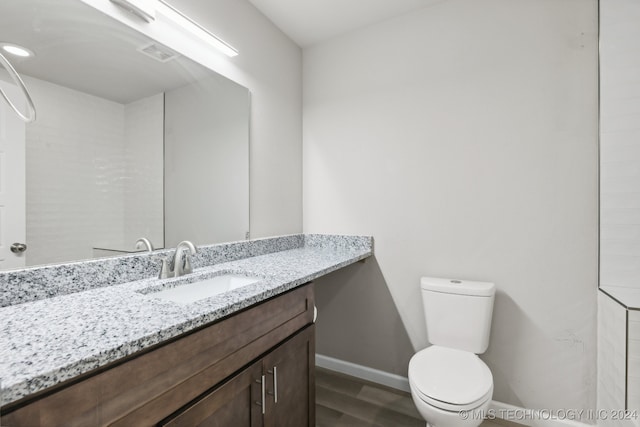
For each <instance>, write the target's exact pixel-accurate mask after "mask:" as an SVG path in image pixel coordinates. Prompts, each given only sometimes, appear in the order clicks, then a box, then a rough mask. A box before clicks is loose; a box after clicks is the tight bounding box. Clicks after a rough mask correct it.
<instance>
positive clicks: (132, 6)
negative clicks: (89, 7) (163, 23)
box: [111, 0, 238, 57]
mask: <svg viewBox="0 0 640 427" xmlns="http://www.w3.org/2000/svg"><path fill="white" fill-rule="evenodd" d="M111 2H112V3H115V4H117V5H118V6H121V7H123V8H125V9H126V10H128V11H129V12H131V13H133V14H135V15H137V16H138V17H140V18H142V19H144V20H145V21H146V22H148V23H152V22H153V21H156V20H158V21H159V20H161V19H162V18H164V19H165V20H168V21H170V22H171V23H173V24H175V25H177V26H178V27H180V28H182V29H184V30H187V31H188V32H189V33H191V35H192V36H194V37H197V38H199V39H200V40H202V41H204V42H205V43H207V44H209V45H210V46H212V47H214V48H215V49H217V50H219V51H220V52H222V53H224V54H225V55H227V56H229V57H234V56H236V55H238V51H237V50H235V49H234V48H233V47H231V46H230V45H229V44H228V43H226V42H224V41H223V40H221V39H220V38H218V37H217V36H215V35H214V34H212V33H210V32H209V31H208V30H207V29H206V28H204V27H203V26H202V25H200V24H198V23H197V22H195V21H194V20H193V19H191V18H189V17H188V16H186V15H184V14H183V13H182V12H180V11H179V10H178V9H176V8H175V7H173V6H171V5H170V4H169V3H167V2H166V1H165V0H111Z"/></svg>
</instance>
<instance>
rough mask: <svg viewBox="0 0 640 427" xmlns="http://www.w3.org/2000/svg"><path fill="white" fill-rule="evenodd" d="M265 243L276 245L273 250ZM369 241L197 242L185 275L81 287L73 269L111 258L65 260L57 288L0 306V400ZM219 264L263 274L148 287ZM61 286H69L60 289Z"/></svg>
mask: <svg viewBox="0 0 640 427" xmlns="http://www.w3.org/2000/svg"><path fill="white" fill-rule="evenodd" d="M277 239H284V240H280V241H277ZM268 240H271V242H269V241H268ZM274 244H276V246H277V247H278V248H279V250H278V249H276V250H272V249H273V248H274ZM288 245H290V246H293V247H287V246H288ZM281 248H285V249H281ZM372 251H373V240H372V238H370V237H345V236H321V235H307V236H304V235H295V236H284V237H283V238H274V239H259V240H254V241H248V242H239V243H237V244H225V245H212V246H210V247H205V248H203V250H202V251H201V253H200V255H199V258H198V259H197V261H196V262H194V264H195V266H196V270H195V271H194V273H192V274H191V275H188V276H183V277H180V278H174V279H163V280H158V279H155V278H153V279H142V280H139V279H140V277H137V279H138V280H136V281H131V282H127V283H120V284H114V285H102V286H97V287H96V286H94V287H93V288H90V289H87V290H83V291H78V290H77V289H78V285H77V284H78V283H86V282H90V281H91V280H90V279H89V280H87V279H86V278H80V277H75V275H77V274H91V275H92V276H93V277H94V280H95V279H96V278H97V279H99V280H107V279H104V277H108V276H109V275H110V273H109V272H108V271H103V270H105V269H109V268H111V267H109V266H110V265H112V264H111V263H103V264H101V265H100V266H99V267H96V266H95V265H94V266H93V268H92V269H90V270H84V273H80V272H79V271H83V270H82V268H80V267H79V266H75V268H77V269H79V270H74V271H73V274H71V277H67V276H66V274H65V275H63V278H62V279H61V280H62V282H63V284H62V285H59V287H60V288H61V290H62V292H60V293H59V294H58V296H55V297H49V298H47V297H45V298H44V299H39V300H35V301H31V302H28V303H22V304H16V305H11V306H6V307H3V308H0V381H1V385H2V390H1V391H0V403H1V404H2V405H5V404H8V403H10V402H14V401H17V400H19V399H21V398H23V397H25V396H27V395H29V394H32V393H35V392H37V391H40V390H44V389H46V388H48V387H51V386H53V385H56V384H58V383H61V382H63V381H66V380H69V379H71V378H73V377H75V376H77V375H79V374H83V373H86V372H89V371H91V370H93V369H95V368H98V367H100V366H103V365H105V364H107V363H110V362H113V361H115V360H118V359H120V358H122V357H125V356H128V355H131V354H133V353H136V352H137V351H140V350H142V349H144V348H147V347H149V346H152V345H154V344H157V343H160V342H162V341H164V340H166V339H168V338H172V337H175V336H177V335H180V334H182V333H184V332H187V331H189V330H191V329H194V328H197V327H198V326H202V325H204V324H207V323H209V322H211V321H214V320H216V319H220V318H222V317H224V316H227V315H229V314H232V313H234V312H235V311H238V310H241V309H243V308H245V307H248V306H251V305H253V304H256V303H258V302H260V301H263V300H265V299H268V298H270V297H272V296H275V295H277V294H280V293H282V292H285V291H287V290H290V289H292V288H295V287H296V286H299V285H301V284H303V283H306V282H308V281H310V280H313V279H315V278H317V277H319V276H322V275H324V274H327V273H329V272H331V271H335V270H337V269H339V268H342V267H344V266H346V265H349V264H352V263H354V262H356V261H359V260H361V259H364V258H367V257H369V256H370V255H372ZM159 252H160V253H164V252H166V253H169V252H170V251H159ZM153 256H158V254H157V253H154V254H153V255H147V258H149V259H152V258H153ZM165 256H166V255H165ZM133 257H136V256H133ZM130 258H132V256H126V257H119V258H114V259H111V260H110V261H112V260H123V259H125V260H126V267H124V269H125V270H126V269H128V268H131V269H136V268H137V267H140V268H142V269H146V268H148V262H149V261H148V260H147V259H144V258H143V259H142V260H141V261H140V263H139V264H136V262H135V261H131V260H130ZM93 262H95V261H90V262H86V263H74V264H87V263H93ZM129 263H132V264H129ZM116 265H117V266H116V267H114V268H115V269H118V268H122V264H121V263H118V262H117V261H116ZM59 268H60V267H59ZM158 268H159V267H158ZM25 271H26V270H25ZM61 271H63V272H65V271H68V270H65V269H62V270H61ZM87 271H88V273H87ZM119 271H120V270H119ZM152 273H153V274H152V276H155V275H156V274H157V271H156V270H155V269H154V270H153V271H152ZM224 273H236V274H242V275H250V276H257V277H260V278H262V279H263V280H261V281H259V282H257V283H255V284H251V285H248V286H245V287H242V288H239V289H236V290H232V291H229V292H227V293H222V294H219V295H217V296H214V297H211V298H207V299H204V300H200V301H197V302H194V303H191V304H178V303H174V302H170V301H164V300H161V299H158V298H154V297H153V293H149V292H150V291H153V290H157V289H160V288H165V287H175V286H179V285H181V284H184V283H190V282H194V281H198V280H202V279H204V278H209V277H212V276H215V275H219V274H224ZM137 274H139V273H138V272H136V273H131V276H127V275H126V274H125V276H126V277H135V276H136V275H137ZM49 277H51V276H49ZM118 277H121V276H118ZM43 280H44V279H43ZM50 280H52V279H50ZM134 280H135V279H134ZM4 285H5V284H4V283H3V284H0V286H4ZM64 286H70V287H72V288H74V289H76V290H73V291H71V292H64V291H65V289H64ZM81 287H82V285H80V288H81ZM145 292H146V294H145Z"/></svg>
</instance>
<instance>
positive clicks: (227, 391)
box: [1, 284, 315, 427]
mask: <svg viewBox="0 0 640 427" xmlns="http://www.w3.org/2000/svg"><path fill="white" fill-rule="evenodd" d="M313 308H314V295H313V287H312V285H311V284H307V285H304V286H301V287H298V288H296V289H294V290H291V291H289V292H287V293H284V294H281V295H279V296H277V297H275V298H272V299H270V300H268V301H266V302H262V303H260V304H258V305H255V306H252V307H249V308H247V309H245V310H243V311H241V312H239V313H235V314H232V315H230V316H229V317H227V318H225V319H223V320H219V321H216V322H214V323H212V324H209V325H207V326H205V327H202V328H200V329H199V330H196V331H191V332H189V333H187V334H184V335H182V336H179V337H177V338H174V339H172V340H171V341H170V342H164V343H161V344H159V345H157V346H155V347H153V348H150V349H147V350H146V351H143V352H140V353H138V354H134V355H132V356H130V357H128V358H126V359H123V360H120V361H118V362H115V363H113V364H111V365H110V366H106V367H104V368H101V369H100V370H97V371H94V372H91V373H88V374H85V375H83V376H81V377H78V378H76V379H74V380H72V381H68V382H66V383H63V384H60V385H59V386H58V387H56V388H55V389H50V390H45V391H43V392H41V393H38V394H37V395H33V396H29V397H27V398H25V399H22V400H21V401H18V402H15V403H13V404H12V405H10V406H9V407H6V408H3V412H2V418H1V424H2V425H3V426H4V425H6V426H11V427H23V426H24V427H34V426H38V427H53V426H83V427H84V426H114V427H116V426H126V427H130V426H136V427H138V426H155V425H160V426H173V427H175V426H231V425H233V426H234V427H235V426H251V427H255V426H265V427H269V426H278V427H286V426H292V427H293V426H296V427H302V426H313V425H314V418H315V415H314V400H315V395H314V387H315V380H314V367H315V363H314V358H315V327H314V325H313ZM263 378H264V382H263ZM257 381H260V382H257ZM263 384H264V391H265V395H264V406H262V405H263V404H262V400H263V399H262V386H263ZM276 389H277V390H276ZM276 391H277V394H276ZM276 396H277V402H276ZM258 403H259V404H258ZM263 409H264V414H263Z"/></svg>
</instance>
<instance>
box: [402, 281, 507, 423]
mask: <svg viewBox="0 0 640 427" xmlns="http://www.w3.org/2000/svg"><path fill="white" fill-rule="evenodd" d="M420 287H421V292H422V302H423V304H424V312H425V320H426V322H427V335H428V340H429V343H431V346H430V347H427V348H425V349H424V350H421V351H419V352H418V353H416V354H415V355H414V356H413V357H412V358H411V361H410V362H409V386H410V388H411V397H412V398H413V401H414V403H415V405H416V407H417V408H418V412H420V415H422V417H423V418H424V419H425V420H426V421H427V426H432V427H476V426H478V425H480V423H481V422H482V417H483V414H486V412H487V410H488V409H489V405H490V403H491V397H492V396H493V375H492V374H491V371H490V370H489V367H488V366H487V365H486V364H485V363H484V362H483V361H482V360H480V358H479V357H478V356H477V355H478V354H481V353H484V352H485V351H486V350H487V347H488V346H489V333H490V330H491V317H492V314H493V300H494V298H495V285H494V284H493V283H488V282H472V281H464V280H451V279H441V278H434V277H423V278H421V279H420Z"/></svg>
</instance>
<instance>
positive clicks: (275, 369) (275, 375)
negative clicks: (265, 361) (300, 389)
mask: <svg viewBox="0 0 640 427" xmlns="http://www.w3.org/2000/svg"><path fill="white" fill-rule="evenodd" d="M267 372H268V373H269V374H271V375H273V393H271V392H269V394H270V395H271V396H273V403H278V367H277V366H274V367H273V369H269V370H268V371H267Z"/></svg>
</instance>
